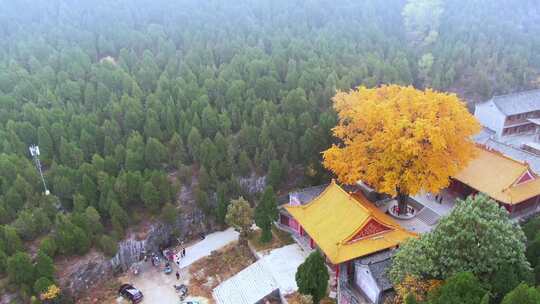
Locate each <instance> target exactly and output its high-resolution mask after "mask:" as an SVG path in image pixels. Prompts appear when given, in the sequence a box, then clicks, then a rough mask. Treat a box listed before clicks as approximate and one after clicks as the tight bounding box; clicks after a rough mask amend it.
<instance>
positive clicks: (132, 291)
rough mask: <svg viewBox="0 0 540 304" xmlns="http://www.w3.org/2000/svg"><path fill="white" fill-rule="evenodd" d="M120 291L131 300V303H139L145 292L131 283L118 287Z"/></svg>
mask: <svg viewBox="0 0 540 304" xmlns="http://www.w3.org/2000/svg"><path fill="white" fill-rule="evenodd" d="M118 293H119V294H120V295H121V296H122V297H124V298H126V299H128V300H130V301H131V303H139V302H141V301H142V299H143V293H142V292H141V291H140V290H138V289H137V288H135V287H133V285H131V284H122V286H120V288H119V289H118Z"/></svg>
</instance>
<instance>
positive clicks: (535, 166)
mask: <svg viewBox="0 0 540 304" xmlns="http://www.w3.org/2000/svg"><path fill="white" fill-rule="evenodd" d="M494 134H495V132H493V131H491V130H490V129H488V128H483V129H482V131H480V133H478V134H476V135H475V136H473V140H474V141H475V142H476V143H478V144H481V145H483V146H486V147H488V148H491V149H493V150H495V151H499V152H501V153H502V154H504V155H506V156H508V157H510V158H513V159H515V160H518V161H522V162H526V163H527V164H529V166H530V167H531V169H532V170H533V171H534V172H535V173H536V174H540V156H538V155H536V154H534V153H531V152H528V151H525V150H522V149H520V148H518V147H514V146H511V145H509V144H505V143H503V142H500V141H498V140H496V139H495V138H493V136H494Z"/></svg>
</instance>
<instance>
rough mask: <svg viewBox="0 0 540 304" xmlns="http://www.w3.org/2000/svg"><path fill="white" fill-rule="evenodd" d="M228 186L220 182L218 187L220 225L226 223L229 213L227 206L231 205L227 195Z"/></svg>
mask: <svg viewBox="0 0 540 304" xmlns="http://www.w3.org/2000/svg"><path fill="white" fill-rule="evenodd" d="M226 194H227V187H226V185H225V184H224V183H220V184H219V185H218V187H217V208H216V219H217V221H218V223H219V224H220V225H224V224H225V216H226V215H227V207H228V206H229V201H228V200H227V197H226Z"/></svg>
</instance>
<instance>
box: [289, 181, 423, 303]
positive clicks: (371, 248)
mask: <svg viewBox="0 0 540 304" xmlns="http://www.w3.org/2000/svg"><path fill="white" fill-rule="evenodd" d="M310 190H313V192H314V193H318V194H316V195H309V194H305V193H304V194H303V195H300V197H299V196H294V195H293V196H291V200H290V202H289V204H286V205H285V206H284V208H282V212H281V214H280V224H281V225H282V226H286V227H288V228H289V229H291V230H293V231H295V232H296V234H297V235H298V236H300V237H301V238H302V239H303V240H305V244H309V247H311V248H318V249H320V251H321V252H322V253H323V254H324V255H325V257H326V260H327V263H328V264H329V265H330V266H331V267H333V269H334V270H335V273H336V277H337V282H338V299H339V301H338V303H355V302H354V299H355V296H356V295H357V294H360V295H361V296H362V297H364V298H366V297H367V298H369V299H370V300H371V301H372V302H373V303H382V301H383V296H384V293H385V292H386V291H388V290H389V289H391V288H392V286H391V284H389V283H388V280H387V279H386V278H385V271H386V268H387V267H388V266H389V265H390V257H391V256H392V250H393V249H395V248H397V247H398V246H399V244H400V243H402V242H403V241H405V240H406V239H408V238H410V237H415V236H416V234H414V233H411V232H408V231H407V230H405V229H404V228H402V227H401V226H400V225H399V224H397V223H396V222H395V221H394V220H393V219H392V218H391V217H390V216H388V215H386V214H385V213H384V212H383V211H381V210H379V209H378V208H377V207H376V206H375V205H373V204H372V203H371V202H369V201H368V200H367V199H366V197H365V196H364V195H363V194H362V192H360V191H354V192H347V191H346V190H344V189H343V188H342V187H340V186H339V185H338V184H336V183H335V182H334V181H332V182H331V183H330V184H329V185H328V186H326V187H325V188H322V189H321V188H320V187H319V188H313V189H310Z"/></svg>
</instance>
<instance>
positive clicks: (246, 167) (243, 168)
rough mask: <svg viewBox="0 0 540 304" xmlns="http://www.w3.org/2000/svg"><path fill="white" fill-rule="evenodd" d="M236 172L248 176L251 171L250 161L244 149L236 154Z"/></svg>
mask: <svg viewBox="0 0 540 304" xmlns="http://www.w3.org/2000/svg"><path fill="white" fill-rule="evenodd" d="M238 173H240V175H241V176H248V175H249V174H250V173H251V161H250V160H249V157H248V155H247V153H246V151H245V150H242V152H240V155H239V156H238Z"/></svg>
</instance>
